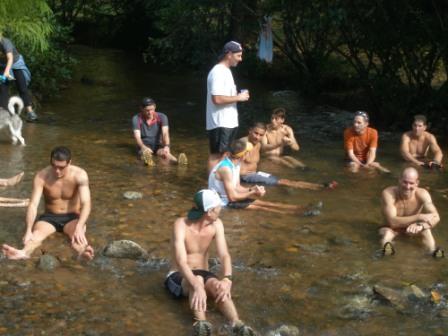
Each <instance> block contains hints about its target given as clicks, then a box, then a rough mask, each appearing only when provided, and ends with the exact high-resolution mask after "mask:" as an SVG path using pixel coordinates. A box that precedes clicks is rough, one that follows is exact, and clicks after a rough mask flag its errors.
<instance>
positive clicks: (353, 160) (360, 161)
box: [344, 111, 390, 173]
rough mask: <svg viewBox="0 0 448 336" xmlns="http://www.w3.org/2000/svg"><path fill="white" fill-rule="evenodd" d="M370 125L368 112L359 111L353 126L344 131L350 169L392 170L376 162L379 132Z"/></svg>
mask: <svg viewBox="0 0 448 336" xmlns="http://www.w3.org/2000/svg"><path fill="white" fill-rule="evenodd" d="M368 126H369V115H368V114H367V112H364V111H358V112H356V113H355V117H354V119H353V126H352V127H349V128H347V129H346V130H345V131H344V148H345V154H346V160H347V163H348V166H349V168H350V170H351V171H352V172H353V173H357V172H358V171H359V169H360V168H367V169H377V170H379V171H381V172H384V173H390V171H389V170H388V169H386V168H384V167H383V166H381V165H380V164H379V162H376V161H375V160H376V150H377V148H378V132H377V130H376V129H374V128H371V127H368Z"/></svg>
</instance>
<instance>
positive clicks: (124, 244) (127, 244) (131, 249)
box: [103, 240, 148, 260]
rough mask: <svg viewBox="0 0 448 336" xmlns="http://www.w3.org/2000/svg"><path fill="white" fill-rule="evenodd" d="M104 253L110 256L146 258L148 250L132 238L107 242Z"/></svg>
mask: <svg viewBox="0 0 448 336" xmlns="http://www.w3.org/2000/svg"><path fill="white" fill-rule="evenodd" d="M103 255H104V256H106V257H109V258H126V259H133V260H137V259H146V258H148V252H147V251H146V250H144V249H143V248H142V247H141V246H140V245H139V244H137V243H135V242H133V241H131V240H115V241H113V242H110V243H109V244H107V246H106V247H105V248H104V250H103Z"/></svg>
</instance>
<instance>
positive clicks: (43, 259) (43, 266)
mask: <svg viewBox="0 0 448 336" xmlns="http://www.w3.org/2000/svg"><path fill="white" fill-rule="evenodd" d="M60 264H61V263H60V262H59V260H58V259H57V258H56V257H54V256H52V255H51V254H43V255H41V256H40V258H39V261H38V263H37V267H38V268H39V269H40V270H42V271H53V270H54V269H55V268H57V267H59V265H60Z"/></svg>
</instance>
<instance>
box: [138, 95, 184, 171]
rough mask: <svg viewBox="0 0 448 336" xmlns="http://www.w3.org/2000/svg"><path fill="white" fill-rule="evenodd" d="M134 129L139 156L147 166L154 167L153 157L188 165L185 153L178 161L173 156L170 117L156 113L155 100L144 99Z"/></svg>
mask: <svg viewBox="0 0 448 336" xmlns="http://www.w3.org/2000/svg"><path fill="white" fill-rule="evenodd" d="M132 129H133V131H134V139H135V142H136V143H137V145H138V148H139V155H141V157H142V159H143V161H144V162H145V164H147V165H149V166H153V165H154V161H153V158H152V156H153V155H157V156H158V157H160V158H162V159H164V160H166V161H168V162H173V163H178V164H187V157H186V155H185V154H184V153H181V154H179V158H178V159H176V158H175V157H174V156H173V155H172V154H171V152H170V134H169V128H168V117H167V116H166V115H165V114H164V113H160V112H156V103H155V101H154V100H153V99H151V98H148V97H146V98H143V100H142V103H141V106H140V113H138V114H136V115H134V117H133V118H132Z"/></svg>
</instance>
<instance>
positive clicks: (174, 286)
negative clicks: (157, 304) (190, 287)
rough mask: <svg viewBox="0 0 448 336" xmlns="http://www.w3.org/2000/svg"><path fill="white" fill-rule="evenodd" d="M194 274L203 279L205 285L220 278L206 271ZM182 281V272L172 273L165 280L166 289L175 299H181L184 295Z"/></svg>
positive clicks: (194, 271) (196, 271)
mask: <svg viewBox="0 0 448 336" xmlns="http://www.w3.org/2000/svg"><path fill="white" fill-rule="evenodd" d="M193 274H194V275H200V276H201V277H203V278H204V283H207V281H208V280H209V279H211V278H215V279H217V278H218V277H217V276H216V275H215V274H213V273H212V272H209V271H206V270H193ZM182 279H183V277H182V274H181V273H180V272H170V273H168V276H167V277H166V279H165V287H166V288H167V289H168V291H169V292H170V293H171V294H172V295H173V296H174V297H175V298H180V297H182V295H183V294H182Z"/></svg>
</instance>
